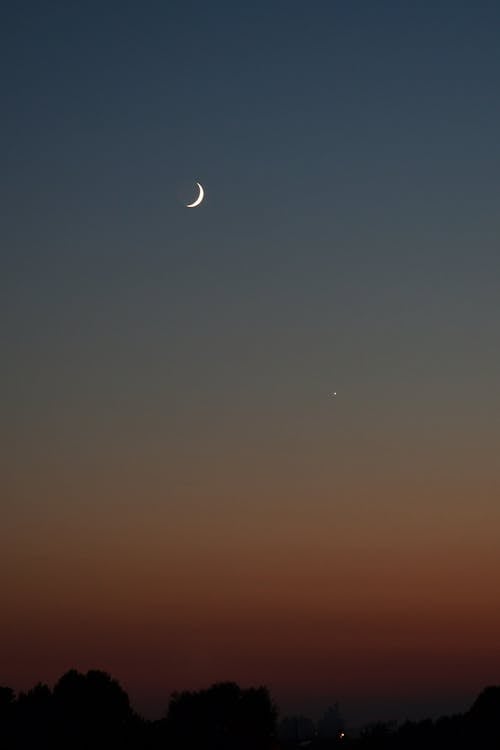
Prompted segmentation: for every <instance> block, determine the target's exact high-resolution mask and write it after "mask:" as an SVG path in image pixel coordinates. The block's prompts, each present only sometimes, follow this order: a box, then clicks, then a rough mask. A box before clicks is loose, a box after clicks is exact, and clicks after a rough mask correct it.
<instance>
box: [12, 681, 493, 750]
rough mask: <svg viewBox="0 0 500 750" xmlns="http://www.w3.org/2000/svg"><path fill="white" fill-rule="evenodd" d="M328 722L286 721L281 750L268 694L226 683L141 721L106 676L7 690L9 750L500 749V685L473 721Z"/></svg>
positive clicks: (177, 697) (482, 699)
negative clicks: (358, 726)
mask: <svg viewBox="0 0 500 750" xmlns="http://www.w3.org/2000/svg"><path fill="white" fill-rule="evenodd" d="M323 719H325V721H326V720H328V721H327V724H328V727H326V724H325V727H324V729H326V728H327V729H328V731H325V732H322V733H320V732H318V731H316V730H315V727H314V724H313V722H312V721H311V720H310V719H307V718H305V717H301V716H297V717H285V718H284V719H283V720H282V721H281V723H280V731H279V739H280V741H281V744H278V740H277V739H276V721H277V709H276V706H275V705H274V703H273V701H272V700H271V697H270V695H269V692H268V690H267V688H265V687H258V688H248V689H242V688H240V687H239V686H238V685H237V684H236V683H234V682H222V683H217V684H215V685H212V687H210V688H208V689H206V690H199V691H194V692H191V691H185V692H181V693H174V694H173V695H172V697H171V699H170V703H169V707H168V711H167V715H166V717H165V718H164V719H162V720H160V721H146V720H145V719H143V718H141V717H140V716H138V715H137V714H136V713H134V712H133V711H132V709H131V707H130V702H129V698H128V696H127V694H126V692H125V691H124V690H123V688H122V687H121V686H120V685H119V683H118V682H117V681H116V680H114V679H113V678H112V677H110V675H108V674H107V673H106V672H101V671H97V670H93V671H90V672H87V673H86V674H81V673H80V672H77V671H76V670H71V671H69V672H67V673H66V674H64V675H63V676H62V677H61V678H60V680H59V681H58V682H57V683H56V685H55V687H54V689H53V690H52V691H51V690H50V688H49V687H48V686H47V685H44V684H41V683H39V684H38V685H35V687H33V688H32V689H31V690H28V691H27V692H21V693H20V694H19V695H18V696H17V697H16V695H15V693H14V691H13V690H12V689H11V688H9V687H0V750H104V748H106V750H115V748H116V750H195V749H196V750H270V748H279V747H280V746H281V747H282V748H304V747H305V746H306V745H307V750H334V749H335V748H337V747H339V746H342V747H349V748H353V747H354V748H356V747H357V748H360V749H361V750H417V749H418V750H423V749H424V748H425V750H448V748H450V749H452V750H465V748H467V750H471V749H472V750H493V749H494V748H495V749H496V750H499V748H500V686H490V687H487V688H485V689H484V690H483V691H482V692H481V693H480V695H479V696H478V697H477V699H476V700H475V701H474V703H473V704H472V706H471V708H470V709H469V711H467V712H466V713H464V714H457V715H455V716H442V717H440V718H439V719H436V720H435V721H432V720H431V719H425V720H423V721H418V722H413V721H406V722H404V723H403V724H401V725H399V726H397V725H396V724H395V723H394V722H375V723H373V724H371V725H369V726H367V727H365V729H364V730H363V731H362V732H361V734H360V736H359V737H357V738H353V737H350V736H349V732H348V730H346V734H345V735H343V736H342V734H341V733H340V732H339V731H337V730H340V728H341V726H343V725H342V722H341V719H340V717H339V714H338V709H337V707H335V708H334V709H333V710H329V711H327V712H326V713H325V715H324V717H323ZM321 722H322V720H320V722H319V723H318V728H319V726H320V725H321Z"/></svg>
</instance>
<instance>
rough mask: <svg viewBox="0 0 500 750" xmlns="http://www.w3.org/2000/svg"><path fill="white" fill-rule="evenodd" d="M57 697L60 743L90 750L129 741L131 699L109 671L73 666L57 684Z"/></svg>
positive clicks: (56, 715)
mask: <svg viewBox="0 0 500 750" xmlns="http://www.w3.org/2000/svg"><path fill="white" fill-rule="evenodd" d="M53 698H54V700H53V711H54V717H55V726H56V733H55V741H56V745H57V746H60V747H65V748H67V747H72V748H79V749H80V748H81V749H83V748H89V749H90V748H100V747H107V746H109V745H110V743H111V742H113V743H115V742H122V743H123V742H125V741H126V740H127V731H128V729H129V724H130V723H131V719H132V710H131V708H130V703H129V698H128V695H127V693H126V692H125V691H124V690H123V689H122V688H121V687H120V685H119V684H118V682H117V681H116V680H113V679H112V678H111V677H110V676H109V675H108V674H106V672H100V671H98V670H91V671H89V672H87V674H86V675H84V674H81V673H79V672H77V671H76V670H74V669H73V670H71V671H69V672H67V673H66V674H64V675H63V676H62V677H61V679H60V680H59V682H58V683H57V684H56V685H55V687H54V693H53Z"/></svg>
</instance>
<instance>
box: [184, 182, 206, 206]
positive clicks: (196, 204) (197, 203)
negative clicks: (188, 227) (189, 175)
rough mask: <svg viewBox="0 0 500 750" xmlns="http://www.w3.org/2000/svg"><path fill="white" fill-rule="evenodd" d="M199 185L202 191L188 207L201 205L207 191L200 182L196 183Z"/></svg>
mask: <svg viewBox="0 0 500 750" xmlns="http://www.w3.org/2000/svg"><path fill="white" fill-rule="evenodd" d="M196 184H197V185H198V188H199V190H200V193H199V195H198V197H197V199H196V200H195V201H194V202H193V203H187V204H186V208H194V207H195V206H199V205H200V203H201V202H202V200H203V198H204V197H205V191H204V190H203V188H202V186H201V185H200V183H199V182H197V183H196Z"/></svg>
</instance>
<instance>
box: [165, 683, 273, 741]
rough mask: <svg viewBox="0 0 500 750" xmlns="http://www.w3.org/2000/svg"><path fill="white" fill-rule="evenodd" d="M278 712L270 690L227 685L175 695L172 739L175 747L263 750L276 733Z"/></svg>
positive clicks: (169, 728) (169, 720)
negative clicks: (253, 749)
mask: <svg viewBox="0 0 500 750" xmlns="http://www.w3.org/2000/svg"><path fill="white" fill-rule="evenodd" d="M276 718H277V710H276V708H275V706H274V705H273V703H272V701H271V698H270V696H269V693H268V691H267V689H266V688H264V687H259V688H248V689H246V690H243V689H241V688H240V687H239V686H238V685H236V684H235V683H233V682H223V683H218V684H216V685H212V687H210V688H208V689H207V690H200V691H198V692H189V691H187V692H183V693H174V695H173V696H172V698H171V701H170V705H169V709H168V715H167V731H168V738H169V739H170V741H171V742H172V743H173V746H174V747H175V748H191V747H193V748H194V747H201V746H203V747H204V748H221V749H223V748H228V749H229V748H235V747H239V748H248V749H251V748H263V747H266V746H267V745H268V744H269V743H270V741H271V739H272V737H273V735H274V732H275V726H276Z"/></svg>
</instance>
